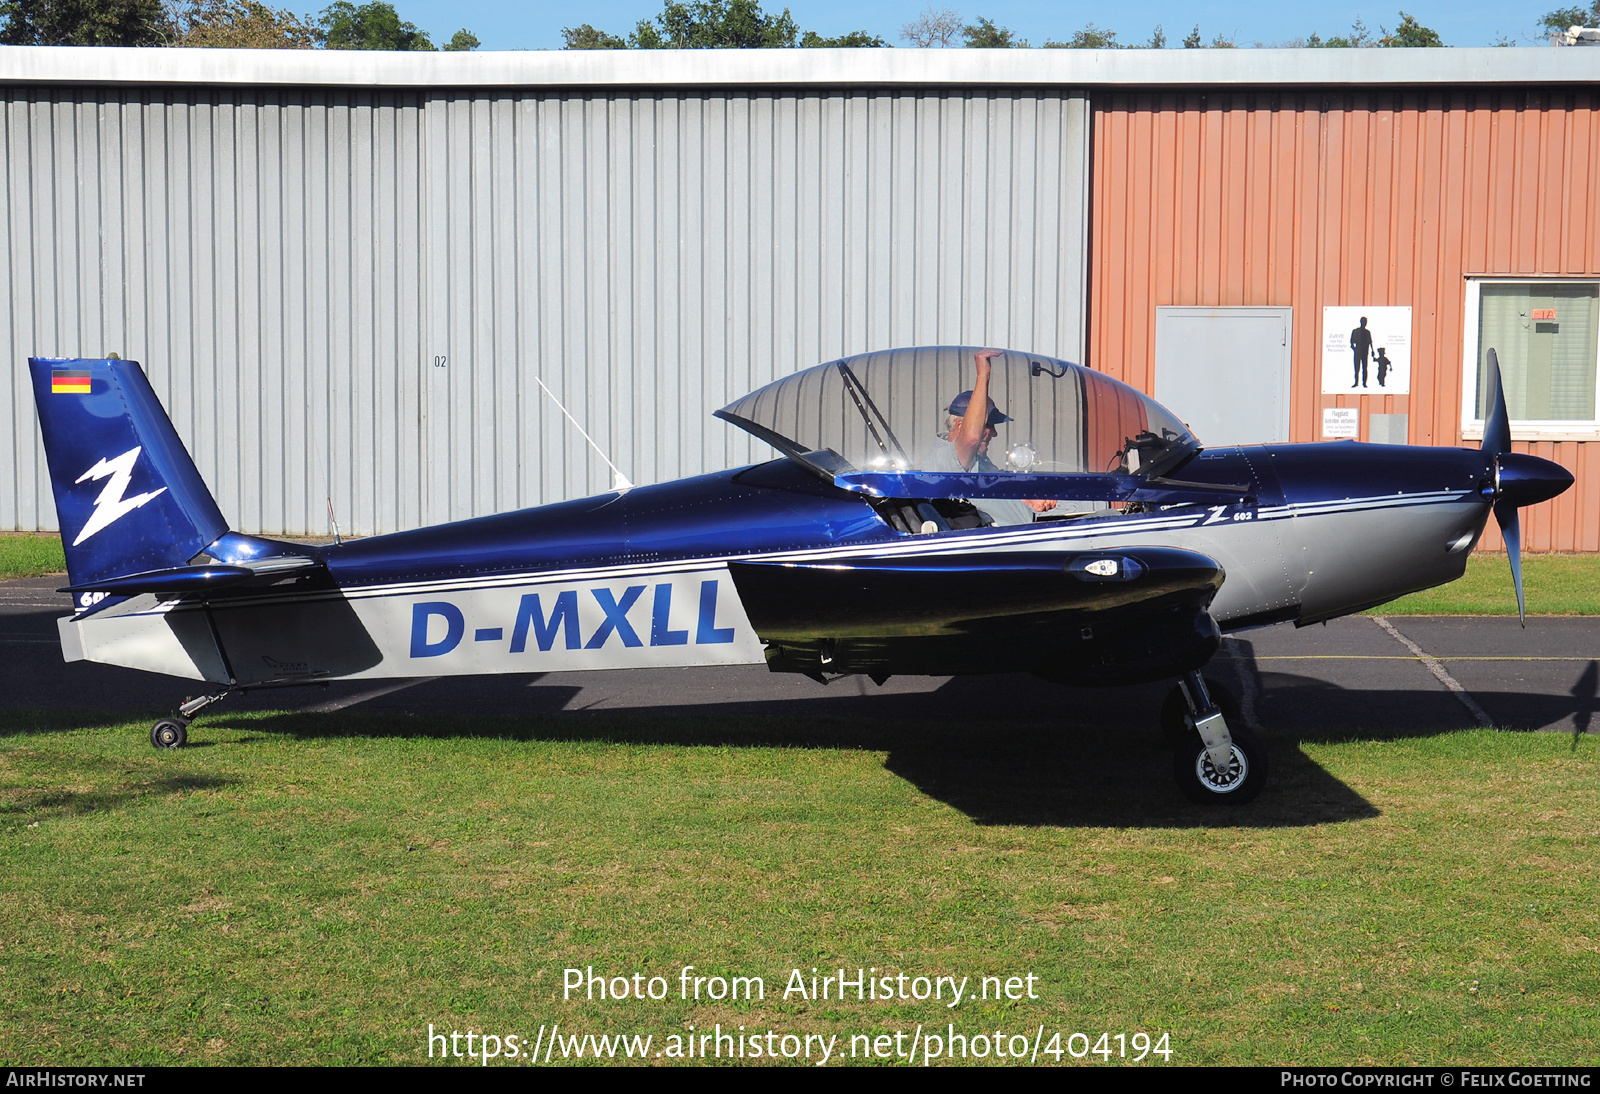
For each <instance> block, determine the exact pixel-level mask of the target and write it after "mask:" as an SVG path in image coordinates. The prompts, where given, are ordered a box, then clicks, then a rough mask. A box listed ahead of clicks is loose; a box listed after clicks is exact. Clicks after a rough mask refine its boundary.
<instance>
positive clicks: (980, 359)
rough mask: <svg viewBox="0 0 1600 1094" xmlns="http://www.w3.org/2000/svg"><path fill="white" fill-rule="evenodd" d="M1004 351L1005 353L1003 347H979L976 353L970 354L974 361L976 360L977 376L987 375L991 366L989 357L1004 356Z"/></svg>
mask: <svg viewBox="0 0 1600 1094" xmlns="http://www.w3.org/2000/svg"><path fill="white" fill-rule="evenodd" d="M1005 353H1006V351H1005V350H1003V349H980V350H979V351H978V352H977V353H974V354H973V355H972V358H973V360H974V361H976V362H977V365H978V375H979V376H987V375H989V372H990V370H991V368H992V367H993V366H991V365H990V364H989V359H990V358H991V357H1004V356H1005Z"/></svg>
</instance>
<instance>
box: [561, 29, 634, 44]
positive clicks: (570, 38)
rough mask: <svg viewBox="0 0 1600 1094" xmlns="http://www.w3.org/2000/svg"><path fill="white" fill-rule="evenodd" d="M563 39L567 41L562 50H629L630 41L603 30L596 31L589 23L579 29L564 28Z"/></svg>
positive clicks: (562, 30)
mask: <svg viewBox="0 0 1600 1094" xmlns="http://www.w3.org/2000/svg"><path fill="white" fill-rule="evenodd" d="M561 37H563V38H565V39H566V40H567V44H566V45H564V46H562V47H561V48H562V49H627V48H628V40H627V39H626V38H619V37H617V36H616V35H615V34H607V33H606V32H605V31H603V30H595V29H594V27H592V26H590V25H589V24H588V23H584V24H583V25H582V26H577V27H562V28H561Z"/></svg>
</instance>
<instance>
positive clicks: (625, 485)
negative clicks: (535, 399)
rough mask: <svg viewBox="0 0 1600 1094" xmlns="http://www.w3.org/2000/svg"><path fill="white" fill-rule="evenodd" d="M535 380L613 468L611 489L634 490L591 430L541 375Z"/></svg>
mask: <svg viewBox="0 0 1600 1094" xmlns="http://www.w3.org/2000/svg"><path fill="white" fill-rule="evenodd" d="M533 381H534V383H536V384H538V385H539V386H540V387H541V388H544V393H545V394H546V395H548V396H550V401H551V402H552V403H555V404H556V407H557V408H558V409H559V410H560V411H561V413H563V414H565V415H566V416H567V421H569V422H571V423H572V428H574V429H576V430H577V431H578V432H579V433H582V434H583V439H584V440H586V441H588V442H589V447H590V448H592V449H594V450H595V452H597V453H599V456H600V458H601V459H602V460H605V461H606V466H607V467H609V468H611V473H612V474H613V475H615V476H616V477H615V478H614V479H613V480H612V482H611V489H613V490H615V491H617V493H619V494H625V493H627V492H628V491H629V490H632V489H633V483H631V482H629V481H628V476H626V475H624V474H623V473H622V469H621V468H619V467H618V466H617V465H616V464H614V463H612V462H611V457H610V456H607V455H606V454H605V453H604V452H602V451H601V450H600V446H599V445H597V444H595V443H594V438H593V437H591V436H589V431H588V430H587V429H584V428H583V426H581V425H579V424H578V419H576V418H574V417H573V416H572V411H570V410H568V409H567V408H566V407H565V406H563V405H562V402H561V400H560V399H557V398H556V393H555V392H553V391H551V390H550V389H549V388H547V387H545V384H544V381H543V380H541V379H539V377H537V376H535V377H534V378H533Z"/></svg>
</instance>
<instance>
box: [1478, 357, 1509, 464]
mask: <svg viewBox="0 0 1600 1094" xmlns="http://www.w3.org/2000/svg"><path fill="white" fill-rule="evenodd" d="M1489 385H1490V386H1489V391H1490V396H1489V416H1488V418H1487V419H1485V421H1484V423H1483V450H1484V451H1485V452H1493V453H1494V454H1495V455H1500V454H1502V453H1505V452H1510V451H1511V415H1509V414H1507V413H1506V393H1505V387H1504V386H1503V385H1502V384H1501V383H1500V356H1499V355H1498V354H1497V353H1495V351H1494V350H1493V349H1491V350H1490V351H1489Z"/></svg>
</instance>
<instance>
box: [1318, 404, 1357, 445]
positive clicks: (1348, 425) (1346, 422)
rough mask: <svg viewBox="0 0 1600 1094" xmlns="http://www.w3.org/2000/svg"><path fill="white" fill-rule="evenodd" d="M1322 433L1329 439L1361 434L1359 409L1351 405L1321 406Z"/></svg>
mask: <svg viewBox="0 0 1600 1094" xmlns="http://www.w3.org/2000/svg"><path fill="white" fill-rule="evenodd" d="M1322 435H1323V436H1324V437H1327V438H1328V439H1329V440H1341V439H1344V438H1350V439H1354V438H1356V437H1359V436H1361V411H1359V410H1357V409H1356V408H1355V407H1353V406H1325V407H1323V408H1322Z"/></svg>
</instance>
